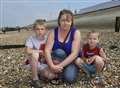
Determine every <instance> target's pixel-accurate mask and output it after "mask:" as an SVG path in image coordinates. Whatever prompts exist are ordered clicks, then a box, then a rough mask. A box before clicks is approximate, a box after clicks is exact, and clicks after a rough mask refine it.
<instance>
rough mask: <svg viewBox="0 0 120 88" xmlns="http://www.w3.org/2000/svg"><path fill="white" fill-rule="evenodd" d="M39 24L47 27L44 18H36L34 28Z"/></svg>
mask: <svg viewBox="0 0 120 88" xmlns="http://www.w3.org/2000/svg"><path fill="white" fill-rule="evenodd" d="M37 25H44V26H45V27H46V24H45V21H44V20H36V21H35V22H34V24H33V29H35V27H36V26H37Z"/></svg>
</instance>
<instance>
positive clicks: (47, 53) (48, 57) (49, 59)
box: [45, 31, 54, 66]
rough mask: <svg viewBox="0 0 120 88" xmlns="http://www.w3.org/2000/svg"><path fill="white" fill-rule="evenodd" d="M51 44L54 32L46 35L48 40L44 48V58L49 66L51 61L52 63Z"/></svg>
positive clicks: (51, 63)
mask: <svg viewBox="0 0 120 88" xmlns="http://www.w3.org/2000/svg"><path fill="white" fill-rule="evenodd" d="M53 43H54V32H53V31H51V32H50V33H49V35H48V40H47V43H46V46H45V57H46V60H47V63H48V64H49V66H52V65H53V61H52V57H51V52H52V47H53Z"/></svg>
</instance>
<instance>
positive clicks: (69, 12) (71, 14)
mask: <svg viewBox="0 0 120 88" xmlns="http://www.w3.org/2000/svg"><path fill="white" fill-rule="evenodd" d="M64 14H70V16H71V17H72V24H71V26H73V25H74V22H73V21H74V18H73V13H72V12H71V11H70V10H67V9H63V10H61V11H60V13H59V16H58V25H60V18H61V16H62V15H64Z"/></svg>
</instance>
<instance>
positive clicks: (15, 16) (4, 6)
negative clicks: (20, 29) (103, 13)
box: [0, 0, 110, 27]
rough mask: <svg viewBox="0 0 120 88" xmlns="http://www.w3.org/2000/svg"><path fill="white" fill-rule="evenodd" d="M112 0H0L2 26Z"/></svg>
mask: <svg viewBox="0 0 120 88" xmlns="http://www.w3.org/2000/svg"><path fill="white" fill-rule="evenodd" d="M107 1H110V0H0V27H5V26H9V27H15V26H25V25H29V24H32V23H33V22H34V21H35V20H36V19H46V20H53V19H57V17H58V14H59V12H60V10H62V9H69V10H71V11H73V12H74V10H77V11H79V10H80V9H83V8H86V7H90V6H94V5H96V4H100V3H103V2H107Z"/></svg>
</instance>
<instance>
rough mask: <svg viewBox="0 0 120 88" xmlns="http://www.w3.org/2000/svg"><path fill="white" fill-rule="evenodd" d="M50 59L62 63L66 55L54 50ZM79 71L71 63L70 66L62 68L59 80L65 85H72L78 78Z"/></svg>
mask: <svg viewBox="0 0 120 88" xmlns="http://www.w3.org/2000/svg"><path fill="white" fill-rule="evenodd" d="M52 57H53V58H54V59H55V60H58V61H60V62H62V61H63V60H64V59H65V58H66V57H67V54H66V53H65V51H64V50H62V49H56V50H54V51H53V52H52ZM78 72H79V69H78V67H77V66H76V65H75V64H74V62H72V63H71V64H69V65H67V66H66V67H64V69H63V72H62V73H61V74H60V75H59V78H60V79H61V80H63V81H64V82H66V83H70V84H71V83H73V82H75V80H76V78H77V76H78Z"/></svg>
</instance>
